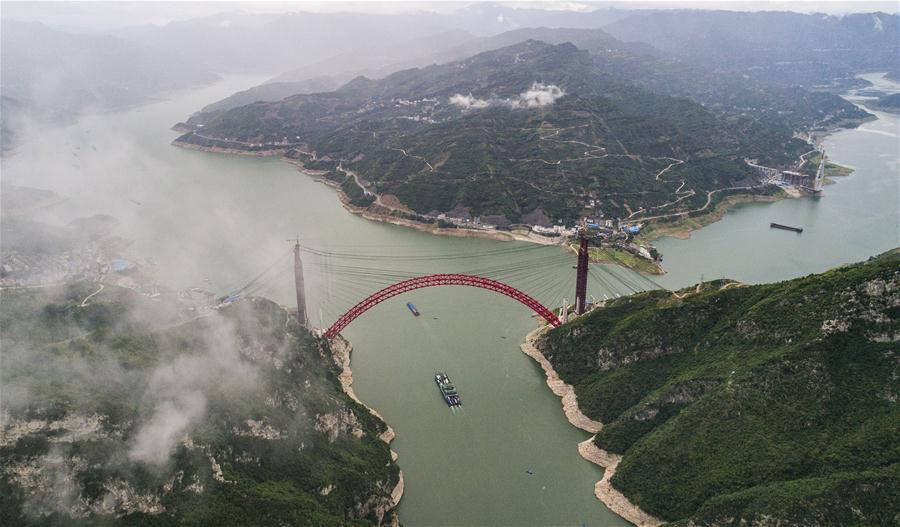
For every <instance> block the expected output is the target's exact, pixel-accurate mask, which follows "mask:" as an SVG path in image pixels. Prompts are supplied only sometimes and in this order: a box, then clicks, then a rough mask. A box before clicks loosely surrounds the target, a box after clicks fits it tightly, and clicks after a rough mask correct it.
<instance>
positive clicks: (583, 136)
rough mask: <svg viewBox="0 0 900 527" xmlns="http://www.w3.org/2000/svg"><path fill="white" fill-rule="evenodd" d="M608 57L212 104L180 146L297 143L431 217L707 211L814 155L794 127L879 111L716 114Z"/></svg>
mask: <svg viewBox="0 0 900 527" xmlns="http://www.w3.org/2000/svg"><path fill="white" fill-rule="evenodd" d="M547 31H548V34H549V35H553V34H554V32H553V30H547ZM577 35H580V36H581V38H582V40H583V41H584V43H583V45H584V46H585V47H590V46H593V48H594V49H595V51H598V53H599V52H600V50H601V48H603V46H607V47H608V46H614V45H616V44H615V40H614V39H611V38H610V37H609V36H608V35H604V34H603V33H602V32H586V33H585V32H578V33H577ZM603 49H606V48H603ZM598 53H594V54H592V53H589V52H588V51H585V50H582V49H579V48H577V47H576V46H575V45H573V44H571V43H562V44H558V45H552V44H547V43H545V42H540V41H534V40H529V41H526V42H523V43H520V44H516V45H513V46H508V47H505V48H501V49H498V50H494V51H489V52H485V53H481V54H478V55H475V56H474V57H470V58H468V59H465V60H462V61H458V62H452V63H449V64H443V65H435V66H429V67H426V68H422V69H411V70H405V71H400V72H397V73H395V74H392V75H390V76H388V77H386V78H384V79H381V80H371V79H367V78H363V77H360V78H357V79H354V80H353V81H351V82H349V83H347V84H346V85H345V86H343V87H341V88H340V89H338V90H336V91H334V92H329V93H320V94H308V95H297V96H292V97H288V98H286V99H284V100H282V101H278V102H258V103H254V104H250V105H246V106H242V107H239V108H234V109H230V110H219V111H212V112H205V113H201V114H199V115H195V116H193V117H192V118H191V119H190V120H189V121H188V122H187V124H186V126H187V128H188V129H190V130H192V131H191V132H189V133H187V134H185V135H184V136H182V137H180V138H179V139H178V140H177V142H178V143H181V144H192V145H199V146H220V147H222V146H224V147H228V148H236V149H238V150H240V149H247V150H250V151H253V150H269V151H271V150H273V149H276V150H277V149H282V150H287V149H289V148H291V147H296V148H297V150H298V151H305V152H309V153H310V154H309V156H310V157H308V158H307V160H306V161H307V163H308V165H309V166H311V167H314V168H318V169H324V170H330V171H336V170H337V171H338V172H339V173H337V174H333V175H332V178H333V179H337V180H338V181H339V182H342V181H343V179H344V177H345V176H344V174H343V173H340V172H341V171H343V170H352V171H354V172H356V173H358V174H359V175H360V176H361V178H362V180H363V181H364V182H366V184H368V185H370V188H369V190H372V191H374V192H376V193H378V194H391V195H395V196H397V197H398V198H399V199H400V201H401V202H402V203H403V204H405V205H407V206H408V207H410V208H411V209H412V210H414V211H415V212H418V213H420V214H429V213H432V214H437V213H441V212H448V211H451V210H454V211H465V213H466V214H471V215H474V216H491V217H493V218H495V219H496V221H499V222H500V223H503V222H507V223H508V222H519V221H523V219H524V218H526V217H529V216H532V215H535V214H538V215H540V216H543V215H546V216H549V217H550V218H551V219H552V220H554V221H556V220H559V221H564V222H572V221H574V220H575V219H577V218H578V217H579V216H580V215H581V214H582V213H583V210H584V207H585V205H586V204H587V203H588V202H589V201H590V200H591V199H595V200H599V201H600V205H599V206H600V207H601V208H602V210H603V211H604V212H605V213H606V214H608V215H609V216H612V217H623V218H624V217H628V216H635V215H639V214H641V213H644V214H649V213H650V212H651V211H653V210H657V209H658V210H663V209H665V211H666V212H675V211H692V210H698V209H705V208H708V205H709V204H710V203H714V202H715V201H716V200H718V199H721V198H722V197H724V196H725V195H727V193H728V191H729V189H734V190H735V191H741V192H750V191H763V190H751V187H754V186H755V185H757V183H756V179H755V176H754V173H753V172H752V171H751V170H750V169H749V168H748V167H747V165H746V164H745V163H744V161H743V158H745V157H749V158H754V159H758V160H760V161H761V162H764V163H768V164H774V165H785V164H789V163H790V162H792V161H793V160H794V159H796V157H797V156H798V155H799V154H800V153H801V152H803V151H805V149H808V146H807V145H806V144H805V143H804V142H802V141H800V140H798V139H795V138H794V130H795V129H797V128H800V127H804V126H811V125H814V124H827V123H826V121H828V120H829V119H837V120H842V119H854V118H860V117H863V116H865V115H866V114H865V112H862V111H860V110H858V109H857V108H856V107H855V106H853V105H851V104H849V103H846V102H845V101H843V100H842V99H840V98H837V97H834V96H831V95H827V94H826V95H825V97H824V99H823V104H822V106H824V108H823V107H815V106H816V105H815V104H808V103H806V102H805V100H804V98H802V97H801V98H798V97H788V96H784V97H783V98H782V99H783V100H785V101H787V100H789V101H791V102H790V105H789V106H785V105H784V104H782V105H781V106H779V103H771V102H767V104H771V105H773V107H772V108H770V107H768V106H767V107H765V108H761V109H760V111H759V113H760V115H759V116H753V115H752V112H747V108H745V107H743V106H740V107H729V108H727V109H721V110H719V111H714V110H711V109H707V108H705V107H704V106H703V105H701V104H699V103H698V102H697V101H695V100H691V99H689V98H687V97H684V96H682V95H683V92H684V91H686V90H682V92H678V91H677V90H668V91H669V92H670V93H672V95H678V97H672V96H669V95H665V94H659V93H654V92H653V91H651V90H650V89H645V88H641V87H640V86H636V85H635V83H633V82H631V81H630V80H629V79H630V77H635V78H641V79H644V80H642V81H641V82H642V83H643V84H645V85H646V86H647V87H648V88H652V83H650V82H648V81H647V80H646V77H647V75H644V74H640V75H632V73H633V72H630V71H629V68H628V65H633V64H635V63H639V62H642V63H643V64H644V65H643V66H641V68H643V69H644V70H647V71H660V72H661V73H660V75H659V76H658V79H659V80H658V82H657V83H658V84H664V85H668V84H670V83H669V82H668V81H667V79H668V78H673V77H677V74H675V73H672V72H669V73H667V72H666V71H665V70H664V69H663V68H656V67H654V66H653V65H652V64H653V62H652V61H650V59H644V58H641V57H638V56H635V55H634V54H633V53H632V52H631V51H629V50H627V49H623V51H622V52H621V53H616V54H615V58H611V57H604V56H602V55H598ZM652 60H661V59H652ZM719 86H721V87H720V88H719V89H718V93H720V94H722V96H724V94H725V93H728V92H729V89H730V88H729V87H728V85H727V84H720V85H719ZM757 96H759V94H757ZM829 98H830V99H829ZM798 100H799V101H803V102H800V103H799V104H797V103H796V102H795V101H798ZM741 104H742V105H743V104H754V103H753V101H752V100H748V101H745V102H741ZM767 115H769V116H771V115H785V117H780V118H777V119H772V118H767V117H766V116H767ZM313 156H314V158H313ZM663 175H665V177H663Z"/></svg>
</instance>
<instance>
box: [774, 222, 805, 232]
mask: <svg viewBox="0 0 900 527" xmlns="http://www.w3.org/2000/svg"><path fill="white" fill-rule="evenodd" d="M769 227H771V228H773V229H781V230H784V231H794V232H803V228H802V227H791V226H790V225H782V224H780V223H770V224H769Z"/></svg>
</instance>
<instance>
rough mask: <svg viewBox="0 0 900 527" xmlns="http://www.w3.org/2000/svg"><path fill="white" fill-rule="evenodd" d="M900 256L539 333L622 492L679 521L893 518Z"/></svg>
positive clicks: (626, 301) (606, 311)
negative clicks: (611, 462)
mask: <svg viewBox="0 0 900 527" xmlns="http://www.w3.org/2000/svg"><path fill="white" fill-rule="evenodd" d="M898 306H900V252H898V251H897V250H894V251H891V252H890V253H887V254H885V255H882V256H880V257H877V258H872V259H870V260H869V261H868V262H865V263H861V264H856V265H848V266H844V267H840V268H837V269H833V270H831V271H828V272H825V273H822V274H818V275H810V276H806V277H803V278H798V279H795V280H789V281H785V282H781V283H776V284H764V285H752V286H746V285H743V284H738V283H734V282H730V281H727V280H722V281H716V282H712V283H706V284H703V285H702V287H698V288H694V287H691V288H688V289H685V290H682V291H679V292H677V293H675V294H673V293H671V292H667V291H654V292H647V293H642V294H638V295H635V296H632V297H627V298H621V299H616V300H613V301H610V302H607V303H606V305H605V306H602V307H600V308H598V309H596V310H594V311H592V312H590V313H589V314H588V315H586V316H584V317H581V318H579V319H577V320H575V321H573V322H571V323H569V324H566V325H564V326H562V327H560V328H558V329H554V330H551V331H550V332H549V333H547V334H546V335H545V336H543V337H542V338H541V339H540V340H539V341H538V347H539V348H540V349H541V350H542V352H543V353H544V355H545V356H546V357H547V359H548V360H549V361H550V362H551V363H552V364H553V367H554V368H555V369H556V371H557V372H558V373H559V375H560V376H561V377H562V378H563V379H564V380H565V381H566V382H567V383H570V384H572V385H574V388H575V393H576V395H577V397H578V403H579V405H580V407H581V409H582V410H583V411H584V413H585V414H586V415H587V416H588V417H591V418H592V419H596V420H599V421H601V422H603V423H604V424H605V425H604V427H603V429H602V430H601V431H600V432H599V433H598V434H597V435H596V437H595V438H594V443H595V444H596V445H597V446H598V447H600V448H602V449H605V450H607V451H609V452H612V453H616V454H621V455H623V458H622V461H621V463H620V464H619V465H618V468H617V470H616V472H615V475H614V477H613V478H612V485H613V486H614V487H615V488H616V489H618V490H620V491H621V492H622V493H624V494H625V496H627V497H628V498H629V499H630V500H631V501H632V502H634V503H635V504H637V505H638V506H640V507H641V508H642V509H644V510H645V511H647V512H649V513H651V514H653V515H655V516H657V517H659V518H661V519H663V520H665V521H668V522H672V523H673V524H674V525H726V524H727V525H738V524H740V525H797V524H808V523H814V524H818V525H891V524H894V523H896V520H897V516H896V511H897V510H898V509H897V504H898V503H900V446H898V443H897V440H896V438H897V437H898V434H900V405H898V404H897V400H898V397H900V385H898V383H897V379H898V376H900V363H898V360H897V341H898V338H900V322H898V321H900V317H898V316H897V315H898V312H897V310H898Z"/></svg>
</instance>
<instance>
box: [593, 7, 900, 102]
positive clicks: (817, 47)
mask: <svg viewBox="0 0 900 527" xmlns="http://www.w3.org/2000/svg"><path fill="white" fill-rule="evenodd" d="M603 29H604V30H606V31H608V32H609V33H611V34H612V35H613V36H615V37H616V38H619V39H621V40H625V41H628V42H634V41H638V42H646V43H650V44H652V45H653V46H655V47H657V48H659V49H661V50H663V51H667V52H671V53H673V54H675V55H677V56H680V57H682V58H685V59H687V60H689V61H690V62H693V63H695V64H702V65H705V66H707V67H710V68H715V69H717V70H722V71H731V72H733V73H734V74H740V75H744V76H746V77H747V78H753V79H756V80H761V81H764V82H767V83H769V84H772V85H778V86H786V87H790V86H804V87H807V88H822V89H832V88H837V89H843V88H845V87H847V86H853V85H859V84H860V81H859V80H858V79H855V78H854V77H855V75H856V74H858V73H862V72H865V71H872V70H889V71H891V72H893V73H894V74H897V72H898V71H900V46H897V42H898V39H900V15H897V14H887V13H880V12H877V13H853V14H846V15H841V16H834V15H824V14H821V13H812V14H803V13H785V12H779V11H760V12H753V13H749V12H735V11H700V10H692V11H683V10H669V11H657V12H647V13H638V14H635V15H633V16H630V17H627V18H624V19H622V20H618V21H615V22H613V23H611V24H608V25H606V26H604V27H603Z"/></svg>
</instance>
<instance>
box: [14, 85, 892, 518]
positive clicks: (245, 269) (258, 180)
mask: <svg viewBox="0 0 900 527" xmlns="http://www.w3.org/2000/svg"><path fill="white" fill-rule="evenodd" d="M260 80H261V79H256V78H249V77H240V78H238V77H232V78H228V79H226V80H225V81H222V82H220V83H218V84H216V85H214V86H211V87H206V88H201V89H196V90H190V91H186V92H180V93H176V94H173V95H172V96H170V97H169V98H167V99H166V100H164V101H160V102H155V103H151V104H147V105H143V106H140V107H137V108H132V109H128V110H123V111H117V112H110V113H99V114H92V115H88V116H85V117H83V118H81V119H79V120H78V121H77V122H76V123H74V124H69V125H66V126H59V127H56V128H52V129H42V130H40V131H39V132H37V131H35V132H32V133H30V134H25V139H24V140H23V141H22V143H21V145H20V146H19V147H18V149H17V150H16V152H15V153H14V155H12V156H10V157H8V158H5V159H4V160H3V167H2V168H3V178H4V180H5V181H8V182H11V183H15V184H20V185H27V186H33V187H38V188H46V189H50V190H54V191H56V192H57V193H59V194H60V195H62V196H65V197H67V198H68V199H67V200H66V201H65V202H64V203H62V204H60V205H58V206H55V207H53V208H51V209H48V210H46V211H44V212H43V213H42V214H41V216H42V218H43V219H44V220H46V221H52V222H58V223H67V222H68V221H71V219H73V218H76V217H79V216H85V215H93V214H109V215H111V216H114V217H115V218H117V219H118V221H119V224H118V231H117V234H119V235H121V236H123V237H125V238H129V239H133V240H135V242H134V244H133V245H132V247H131V248H130V252H131V257H133V258H134V259H136V260H138V261H140V262H144V263H145V265H152V267H153V268H154V269H155V272H156V274H157V275H158V277H159V280H160V282H162V283H166V284H169V285H171V286H173V287H192V286H197V287H203V288H207V289H212V290H214V291H216V292H218V293H224V292H227V291H229V290H231V289H232V288H233V287H234V286H235V285H238V284H240V283H242V281H246V280H247V279H249V278H250V277H252V276H254V275H255V274H257V273H258V272H260V271H261V270H262V269H264V268H266V267H267V266H270V265H271V264H272V263H273V262H275V261H277V260H278V259H279V258H283V257H284V255H285V254H286V252H287V251H288V250H289V249H290V243H289V242H288V241H287V240H288V239H289V238H293V237H294V236H296V235H299V236H300V238H301V241H302V243H303V244H304V245H307V246H310V247H317V248H320V249H322V250H325V251H329V252H333V253H349V254H356V255H373V256H377V257H378V260H377V262H378V263H377V265H376V264H374V263H372V264H369V265H372V266H377V267H382V268H385V269H386V270H388V271H392V272H418V273H431V272H445V271H451V272H453V271H468V270H473V269H477V268H488V267H490V268H502V267H503V266H516V265H521V264H522V263H523V262H527V261H528V258H534V259H535V262H537V263H539V265H536V267H539V268H540V270H541V273H542V275H540V276H536V275H535V274H534V273H530V274H528V276H527V277H520V278H519V282H518V283H515V282H516V278H515V277H513V278H512V282H514V285H520V286H521V287H523V288H532V291H531V292H534V294H535V295H536V296H537V297H538V300H541V301H543V302H545V303H547V304H548V305H549V304H552V303H553V302H558V300H559V297H560V295H561V294H563V295H568V298H569V299H571V298H572V296H571V289H573V284H574V270H573V269H572V267H571V266H572V265H573V264H574V259H571V260H569V259H566V258H553V257H548V254H553V253H550V252H548V251H559V252H560V254H562V253H561V250H558V249H552V248H550V249H540V250H538V249H535V250H534V251H531V250H528V246H527V245H526V244H520V243H510V242H497V241H489V240H481V239H471V238H447V237H436V236H432V235H429V234H425V233H421V232H417V231H414V230H410V229H405V228H402V227H396V226H390V225H385V224H380V223H375V222H370V221H367V220H364V219H361V218H359V217H356V216H353V215H351V214H349V213H347V212H346V211H345V210H344V209H343V208H342V207H341V206H340V204H339V202H338V200H337V197H336V195H335V193H334V191H333V190H332V189H330V188H328V187H326V186H325V185H323V184H321V183H318V182H316V181H315V180H314V179H313V178H310V177H307V176H304V175H303V174H300V173H298V172H297V170H296V169H295V168H294V167H293V166H291V165H288V164H286V163H283V162H281V161H278V160H275V159H260V158H247V157H230V156H223V155H217V154H210V153H204V152H196V151H190V150H184V149H180V148H176V147H173V146H171V145H170V142H171V141H172V139H174V138H175V137H176V136H177V134H176V133H175V132H172V131H170V130H169V127H170V126H171V125H172V124H173V123H175V122H177V121H180V120H183V119H184V118H185V117H186V116H187V115H189V114H190V113H191V112H192V111H195V110H197V109H199V108H201V107H202V106H203V105H205V104H208V103H210V102H213V101H215V100H218V99H221V98H223V97H225V96H227V95H230V94H231V93H234V92H235V91H238V90H240V89H244V88H246V87H249V86H252V85H254V84H258V83H259V82H260ZM878 116H879V120H877V121H873V122H870V123H867V124H865V125H864V126H863V127H862V128H861V129H860V130H848V131H842V132H838V133H835V134H833V135H831V136H829V137H828V138H827V139H826V141H825V144H826V148H827V150H828V153H829V156H830V157H831V158H832V159H833V160H834V161H836V162H839V163H844V164H849V165H852V166H853V167H854V168H856V172H855V173H854V174H853V175H852V176H850V177H847V178H842V179H841V180H840V181H839V182H838V183H837V184H835V185H830V186H828V187H826V190H825V195H824V196H823V197H821V198H818V199H804V200H786V201H782V202H778V203H774V204H754V205H747V206H740V207H736V208H734V209H732V210H731V211H730V212H729V213H728V214H727V215H726V216H725V218H724V219H723V220H722V221H721V222H718V223H716V224H714V225H712V226H710V227H707V228H704V229H702V230H701V231H699V232H696V233H694V234H693V236H692V237H691V239H689V240H674V239H665V240H661V241H660V242H659V243H658V246H659V247H660V249H661V251H662V252H663V253H664V255H665V265H666V268H667V269H668V270H669V274H667V275H666V276H663V277H660V278H659V279H657V281H659V282H661V283H663V284H664V285H665V286H667V287H681V286H685V285H688V284H690V283H693V282H695V281H696V280H697V279H699V276H700V274H701V273H703V275H704V277H707V278H714V277H718V276H728V277H731V278H735V279H739V280H743V281H748V282H761V281H772V280H781V279H786V278H790V277H795V276H800V275H804V274H808V273H811V272H817V271H821V270H824V269H827V268H828V267H831V266H834V265H837V264H840V263H845V262H850V261H856V260H860V259H864V258H866V257H867V256H870V255H872V254H875V253H878V252H881V251H884V250H887V249H890V248H891V247H893V246H896V245H897V244H898V224H897V210H898V195H900V194H898V189H897V179H898V163H900V160H898V147H897V123H898V121H897V117H896V116H890V115H888V114H881V113H879V114H878ZM770 221H777V222H780V223H787V224H798V225H801V226H803V227H804V229H805V230H804V232H803V234H801V235H794V233H789V232H784V231H772V230H770V229H769V227H768V223H769V222H770ZM517 247H522V248H523V249H522V250H523V252H516V251H512V250H510V249H514V248H517ZM476 253H486V255H485V256H484V257H483V258H474V257H468V258H464V259H456V258H455V257H458V256H459V255H473V254H476ZM391 255H393V256H397V258H396V260H395V261H391V260H389V259H384V258H383V257H385V256H391ZM426 255H427V258H425V257H423V256H426ZM285 262H287V261H285ZM305 264H306V274H307V286H308V287H307V288H308V292H309V306H310V311H311V314H310V319H311V320H312V322H313V324H314V325H319V324H320V323H324V324H326V325H327V324H329V323H330V322H331V321H332V320H333V319H334V318H335V317H336V316H337V315H338V314H340V312H341V310H343V309H346V308H347V307H349V305H350V304H351V303H352V302H354V301H355V300H359V299H361V297H360V298H355V297H354V295H356V294H364V293H365V292H372V291H374V289H372V287H371V285H370V284H368V283H365V282H364V281H361V282H360V283H356V284H354V283H353V281H352V280H346V279H345V281H344V282H342V283H338V282H337V281H335V280H332V279H328V278H327V276H328V274H327V273H326V266H327V265H339V264H340V257H337V256H335V257H333V258H331V259H323V258H321V257H313V256H310V257H309V258H308V259H307V260H306V262H305ZM285 269H286V270H285V272H284V273H283V276H282V277H281V279H280V280H275V281H274V282H273V283H272V284H271V286H270V287H268V288H266V289H265V290H264V291H261V292H260V293H261V294H263V295H265V296H268V297H270V298H273V299H274V300H277V301H279V302H282V303H284V304H286V305H290V304H291V303H292V302H293V289H292V282H291V278H290V273H289V265H288V266H286V267H285ZM606 269H607V271H608V272H609V273H613V274H616V275H617V276H619V277H621V278H622V279H623V280H625V281H626V282H627V281H632V283H634V282H635V279H634V276H633V275H632V274H631V273H629V272H627V271H623V270H620V269H617V268H608V267H607V268H606ZM348 282H349V283H348ZM625 292H626V291H624V290H610V289H605V288H604V284H602V283H599V282H596V281H592V282H591V283H590V293H591V294H593V295H596V296H597V297H598V298H601V297H602V295H614V294H616V293H625ZM407 301H412V302H414V303H415V304H416V306H417V307H418V308H419V310H420V311H421V313H422V316H420V317H413V316H412V315H411V314H410V312H409V311H408V310H407V309H406V307H405V303H406V302H407ZM554 305H558V304H554ZM535 324H536V322H535V320H534V319H533V318H532V316H531V313H529V312H528V310H527V309H526V308H524V307H523V306H521V305H520V304H518V303H516V302H515V301H513V300H510V299H508V298H505V297H501V296H499V295H496V294H493V293H489V292H486V291H482V290H478V289H472V288H461V287H457V288H452V287H443V288H430V289H423V290H418V291H415V292H413V293H411V294H409V295H406V296H401V297H397V298H394V299H392V300H390V301H388V302H385V303H384V304H382V305H379V306H378V307H376V308H374V309H372V310H371V311H369V312H368V313H366V314H365V315H363V316H362V317H360V318H359V319H358V320H356V321H355V322H354V323H353V324H352V325H351V326H350V327H348V328H347V329H346V330H345V331H344V332H343V334H344V335H345V336H346V337H347V338H348V339H349V340H350V341H351V342H352V343H353V346H354V355H353V359H352V368H353V371H354V377H355V388H356V392H357V395H359V397H360V398H361V399H363V400H364V401H365V402H366V403H367V404H369V405H370V406H372V407H374V408H377V409H378V410H379V411H380V412H381V414H382V415H383V416H384V417H385V419H386V420H387V421H388V423H389V424H390V425H391V426H392V427H393V428H394V430H395V431H396V432H397V438H396V440H395V442H394V443H393V448H394V450H396V451H397V452H398V453H399V455H400V457H399V463H400V466H401V468H402V470H403V473H404V477H405V480H406V491H405V494H404V497H403V500H402V502H401V505H400V519H401V521H402V522H403V523H405V524H407V525H450V524H454V525H547V524H554V525H626V522H624V521H623V520H621V519H620V518H619V517H617V516H616V515H614V514H612V513H611V512H609V511H608V510H606V509H605V508H604V506H603V505H602V504H601V503H600V502H599V501H598V500H597V499H596V498H595V497H594V495H593V487H594V483H595V482H596V481H597V480H598V479H600V477H601V475H602V470H601V469H600V468H599V467H596V466H594V465H592V464H591V463H589V462H587V461H584V460H583V459H581V457H580V456H579V455H578V452H577V450H576V445H577V443H578V442H580V441H583V440H584V439H586V438H587V437H588V434H586V433H584V432H582V431H580V430H578V429H575V428H573V427H572V426H571V425H569V424H568V422H567V421H566V420H565V417H564V415H563V413H562V411H561V406H560V402H559V400H558V398H556V397H555V396H554V395H553V394H552V393H551V392H550V390H549V389H548V388H547V386H546V385H545V383H544V378H543V375H542V372H541V371H540V369H539V367H538V366H537V365H536V364H535V363H534V362H533V361H531V359H529V358H528V357H526V356H525V355H523V354H522V353H521V352H520V351H519V349H518V347H519V343H520V342H521V340H522V338H523V337H524V335H525V334H526V333H527V332H528V331H530V330H531V329H532V328H534V327H535ZM439 370H442V371H446V372H447V373H448V374H449V375H450V376H451V377H452V378H453V380H454V383H455V384H456V385H457V387H458V389H459V391H460V393H461V394H462V398H463V403H464V406H463V408H462V409H461V410H459V411H456V412H452V411H450V410H449V409H448V408H447V406H446V405H445V404H444V403H443V401H442V400H441V399H440V397H439V396H438V394H437V390H436V387H435V385H434V381H433V374H434V372H435V371H439Z"/></svg>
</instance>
